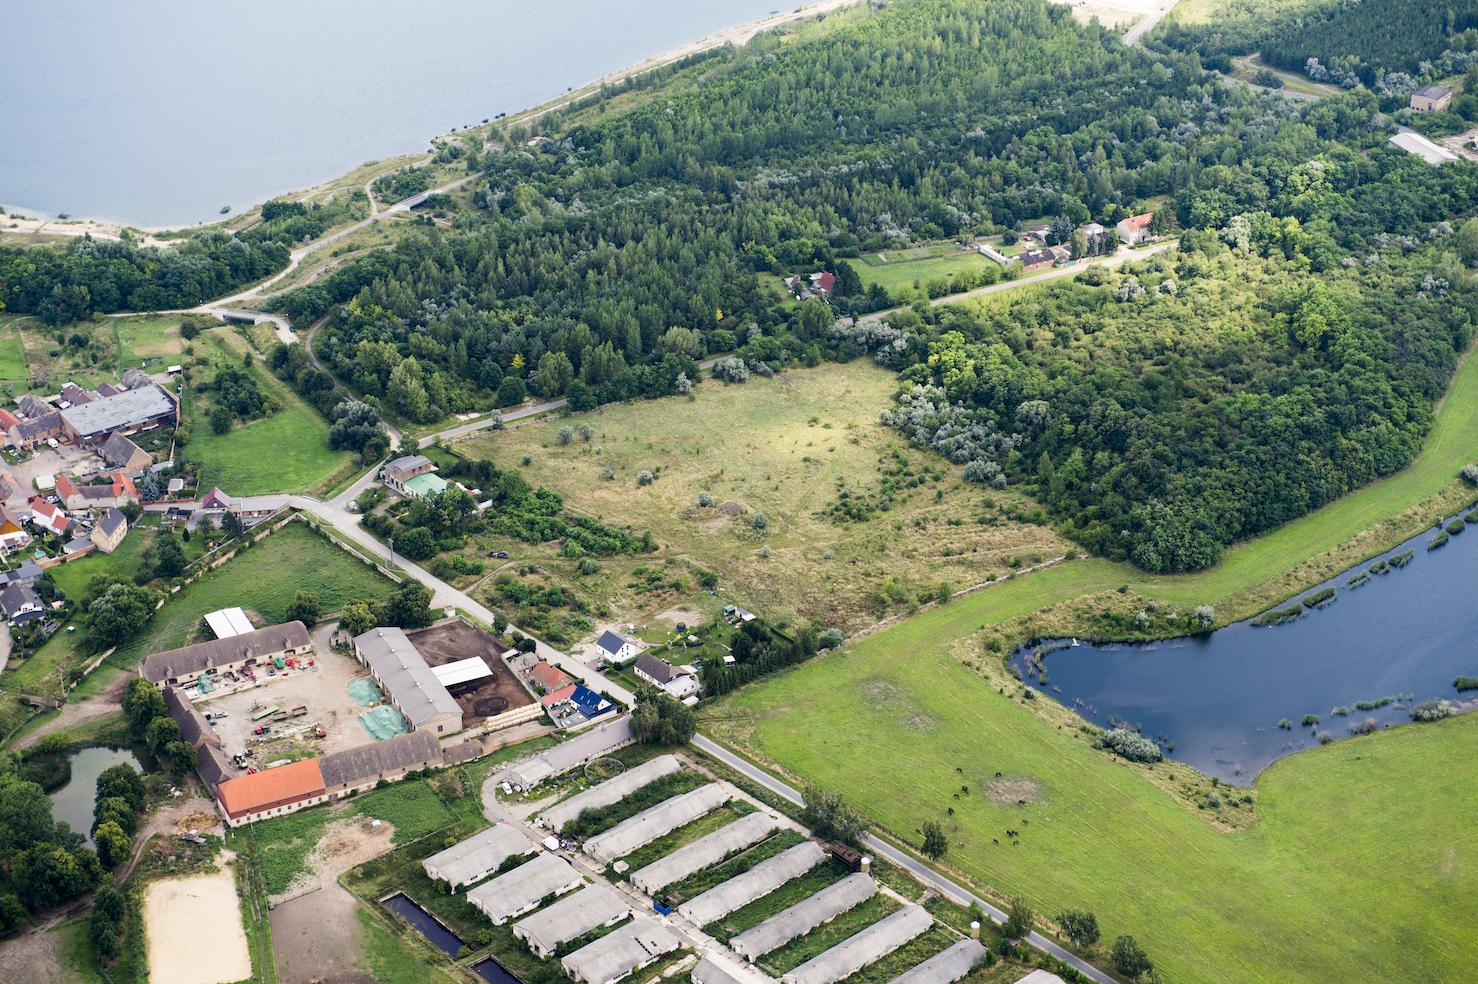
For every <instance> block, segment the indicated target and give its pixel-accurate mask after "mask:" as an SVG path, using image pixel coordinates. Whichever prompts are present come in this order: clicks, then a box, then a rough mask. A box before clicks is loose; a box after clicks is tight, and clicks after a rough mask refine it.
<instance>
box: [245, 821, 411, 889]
mask: <svg viewBox="0 0 1478 984" xmlns="http://www.w3.org/2000/svg"><path fill="white" fill-rule="evenodd" d="M394 833H395V828H394V826H392V825H391V824H388V823H385V822H383V821H382V822H381V823H380V824H379V826H375V824H374V823H373V822H371V821H370V819H369V818H368V817H345V818H344V819H342V820H334V821H333V822H331V823H330V824H329V825H328V826H327V827H325V828H324V831H323V837H322V838H321V839H320V840H319V842H318V844H317V846H316V847H314V848H313V850H312V852H310V853H309V855H308V858H307V860H306V861H305V862H304V869H305V870H304V872H303V873H302V874H300V875H298V877H297V878H295V879H294V880H293V883H292V884H291V885H290V886H288V889H287V891H285V892H283V893H282V894H281V895H276V896H273V897H272V899H271V901H272V903H273V904H277V903H279V902H282V901H284V900H286V899H291V898H296V897H297V896H299V895H306V894H307V893H309V892H316V891H318V890H319V889H320V888H326V887H328V886H330V885H336V884H338V879H339V875H341V874H343V873H344V872H346V871H348V870H349V869H350V868H353V867H356V866H357V865H361V864H363V863H364V862H366V861H371V860H374V859H375V858H377V857H379V856H380V855H382V854H384V853H385V852H386V851H389V850H390V847H391V844H390V838H391V835H392V834H394Z"/></svg>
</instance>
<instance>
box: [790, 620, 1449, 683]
mask: <svg viewBox="0 0 1478 984" xmlns="http://www.w3.org/2000/svg"><path fill="white" fill-rule="evenodd" d="M846 639H847V637H846V636H845V635H843V634H842V630H841V629H827V630H826V631H825V632H823V633H821V636H820V638H818V639H817V640H816V641H817V643H818V644H819V645H820V646H821V648H822V649H835V648H837V647H838V646H840V645H841V644H842V643H843V642H845V641H846ZM1458 679H1460V680H1463V679H1469V680H1472V681H1473V689H1478V678H1473V677H1459V678H1458ZM1459 689H1461V688H1459Z"/></svg>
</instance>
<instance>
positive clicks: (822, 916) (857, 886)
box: [729, 873, 878, 960]
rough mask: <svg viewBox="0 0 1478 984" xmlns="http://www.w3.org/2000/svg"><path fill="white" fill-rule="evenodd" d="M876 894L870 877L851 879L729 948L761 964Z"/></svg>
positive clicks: (805, 901) (760, 926)
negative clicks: (774, 952)
mask: <svg viewBox="0 0 1478 984" xmlns="http://www.w3.org/2000/svg"><path fill="white" fill-rule="evenodd" d="M877 890H878V884H877V882H875V881H873V880H872V877H871V876H870V875H864V874H861V873H858V874H855V875H848V876H847V877H846V878H843V879H842V880H841V881H839V882H835V883H833V884H831V885H828V886H826V887H825V888H823V889H822V890H821V891H819V892H817V893H816V894H815V895H811V896H808V897H806V898H804V899H801V900H800V901H799V902H797V903H796V904H795V905H793V906H791V907H790V908H788V909H783V910H781V911H780V912H777V913H775V915H773V916H771V917H770V918H768V919H766V920H765V921H764V922H762V923H759V924H757V925H755V926H751V927H750V928H749V929H746V930H745V931H744V932H742V933H740V934H739V935H738V936H736V937H734V938H733V939H732V940H730V941H729V946H731V947H733V948H734V952H735V953H737V954H739V955H740V956H741V957H744V958H745V959H747V960H758V959H759V958H760V957H762V956H764V955H765V954H767V953H769V952H770V951H771V950H778V949H779V948H780V947H782V946H784V945H785V944H787V943H789V942H790V941H791V940H793V939H796V938H798V937H801V936H804V935H806V934H807V933H809V932H810V931H811V930H813V929H815V928H816V927H817V926H821V925H824V924H826V923H829V922H831V921H832V920H833V919H835V918H836V917H837V916H839V915H841V914H842V913H844V912H846V911H847V910H848V909H850V908H852V907H853V906H857V905H861V904H862V903H863V902H866V901H867V900H868V899H870V898H872V897H873V895H874V894H876V893H877Z"/></svg>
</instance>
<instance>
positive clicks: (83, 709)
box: [15, 670, 129, 751]
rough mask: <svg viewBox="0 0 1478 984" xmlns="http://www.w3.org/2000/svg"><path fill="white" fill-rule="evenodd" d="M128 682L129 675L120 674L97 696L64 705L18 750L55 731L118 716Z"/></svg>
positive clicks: (17, 743)
mask: <svg viewBox="0 0 1478 984" xmlns="http://www.w3.org/2000/svg"><path fill="white" fill-rule="evenodd" d="M98 672H102V671H101V670H100V671H98ZM128 681H129V675H128V674H127V673H120V674H119V675H118V679H117V680H115V681H113V683H111V684H109V686H108V689H107V690H105V691H103V692H102V693H100V694H98V695H97V696H95V697H88V698H86V699H84V700H79V701H76V702H68V703H66V704H63V705H62V708H61V710H60V711H58V712H57V715H56V717H54V718H52V719H51V720H50V721H47V722H46V723H45V724H43V725H42V726H41V727H39V728H37V729H36V730H35V731H33V732H31V733H30V734H28V735H26V736H25V737H24V738H22V739H21V740H20V741H18V742H16V744H15V748H16V750H17V751H19V750H21V749H25V748H30V747H31V746H32V745H34V744H36V743H37V742H38V741H40V740H41V739H42V738H45V737H46V736H47V735H49V734H51V733H52V732H53V731H69V730H72V729H74V728H80V727H82V726H83V725H85V724H91V723H92V722H94V721H99V720H101V719H103V718H105V717H110V716H111V715H114V714H117V713H118V712H119V708H120V707H121V706H122V704H123V694H124V692H125V691H127V690H128Z"/></svg>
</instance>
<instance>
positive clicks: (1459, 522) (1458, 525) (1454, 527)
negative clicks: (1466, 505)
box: [1442, 516, 1468, 536]
mask: <svg viewBox="0 0 1478 984" xmlns="http://www.w3.org/2000/svg"><path fill="white" fill-rule="evenodd" d="M1442 528H1443V529H1444V530H1446V531H1447V532H1448V533H1451V534H1452V535H1453V536H1457V535H1458V534H1459V533H1461V532H1462V531H1463V530H1465V529H1467V528H1468V524H1467V523H1465V522H1463V519H1462V517H1461V516H1454V517H1453V518H1452V520H1451V521H1450V522H1449V523H1448V524H1447V525H1446V526H1444V527H1442Z"/></svg>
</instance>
